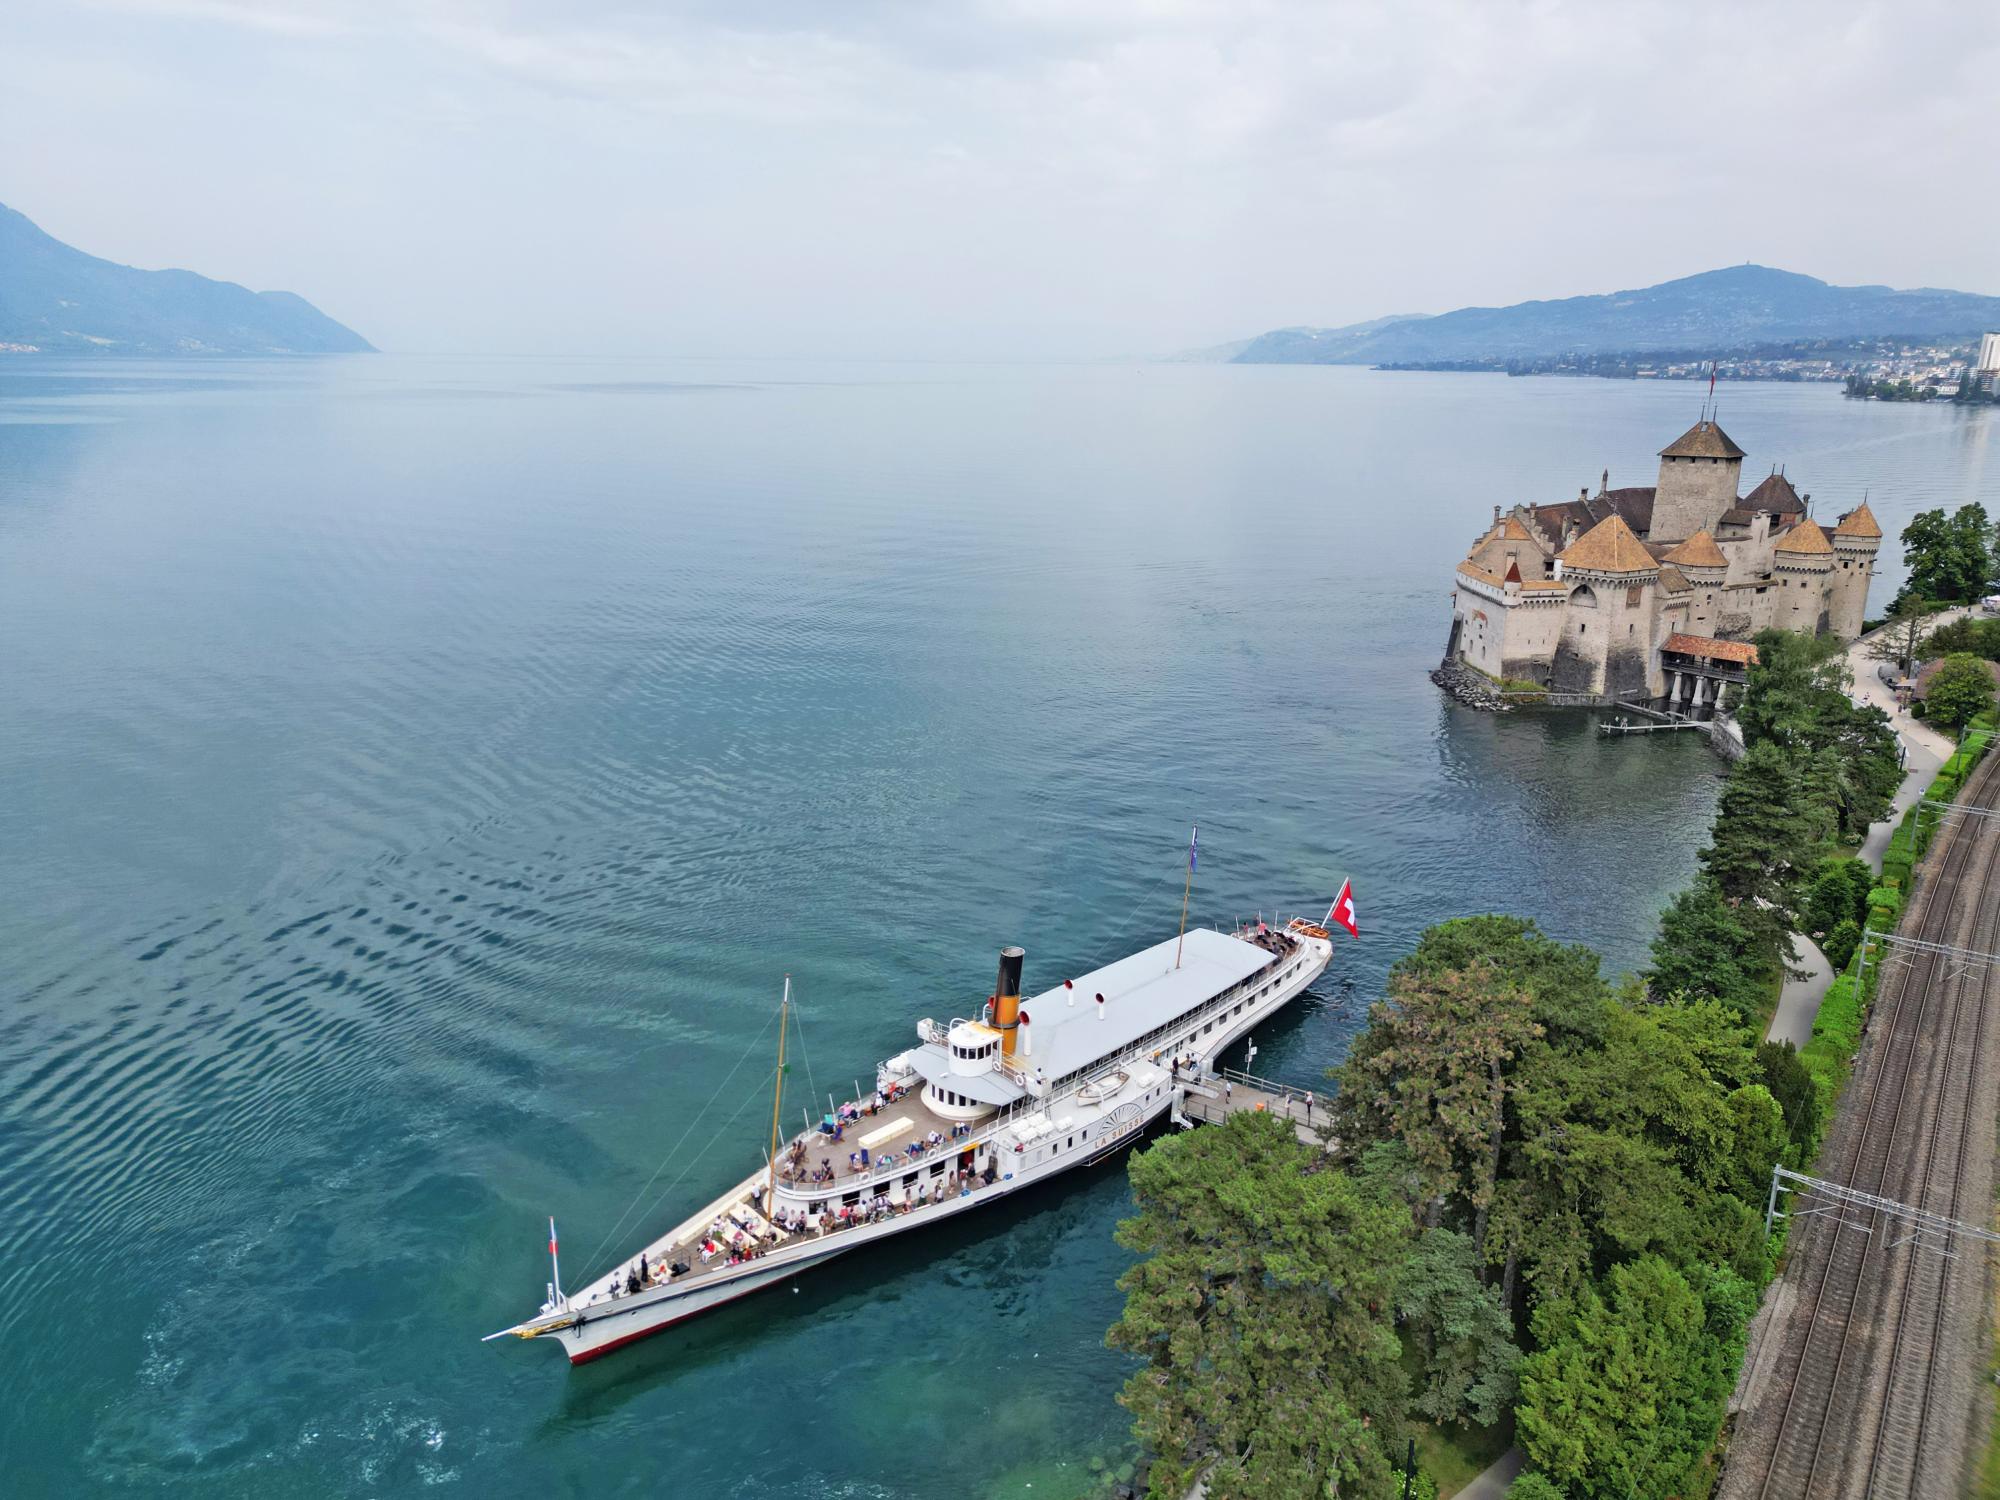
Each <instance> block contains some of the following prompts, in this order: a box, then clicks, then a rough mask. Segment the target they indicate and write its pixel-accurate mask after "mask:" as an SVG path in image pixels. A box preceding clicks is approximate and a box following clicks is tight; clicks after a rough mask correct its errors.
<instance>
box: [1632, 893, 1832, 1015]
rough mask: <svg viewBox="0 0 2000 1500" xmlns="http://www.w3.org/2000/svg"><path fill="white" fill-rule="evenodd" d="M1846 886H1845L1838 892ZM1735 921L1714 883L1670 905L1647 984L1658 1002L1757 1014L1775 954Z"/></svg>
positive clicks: (1772, 972)
mask: <svg viewBox="0 0 2000 1500" xmlns="http://www.w3.org/2000/svg"><path fill="white" fill-rule="evenodd" d="M1845 890H1846V887H1845V885H1844V884H1843V886H1842V893H1843V895H1844V894H1845ZM1765 937H1766V934H1763V933H1753V932H1752V931H1751V929H1750V928H1749V927H1748V926H1746V925H1745V924H1744V923H1743V921H1742V920H1741V919H1740V918H1739V917H1738V915H1737V911H1736V908H1734V907H1732V906H1731V905H1730V904H1729V903H1728V902H1727V901H1726V900H1724V899H1723V896H1722V892H1721V890H1720V889H1718V888H1717V886H1716V884H1715V882H1714V881H1712V880H1706V879H1704V880H1697V881H1696V882H1695V883H1694V884H1693V885H1691V886H1689V887H1688V888H1687V889H1686V890H1684V891H1682V892H1681V893H1680V894H1679V895H1678V896H1676V897H1674V899H1673V900H1672V901H1671V902H1670V903H1668V906H1667V909H1666V910H1665V911H1664V912H1662V913H1661V914H1660V932H1659V935H1658V936H1657V937H1655V938H1654V939H1653V966H1652V968H1651V969H1650V970H1649V971H1648V972H1647V974H1646V983H1647V986H1648V987H1649V988H1650V989H1651V991H1652V993H1653V994H1654V996H1655V997H1657V998H1659V999H1662V1000H1670V999H1682V1000H1700V999H1714V1000H1720V1001H1722V1002H1723V1003H1724V1004H1726V1005H1728V1006H1730V1007H1731V1008H1732V1009H1734V1010H1735V1011H1737V1012H1738V1013H1739V1014H1742V1015H1755V1014H1757V1013H1758V1012H1759V1011H1760V1010H1761V1009H1762V1008H1763V1006H1764V1004H1765V1002H1766V1001H1767V1000H1768V999H1769V998H1770V994H1771V987H1772V983H1773V981H1774V980H1775V979H1776V978H1777V971H1778V958H1777V954H1776V952H1775V951H1774V950H1773V949H1772V948H1771V947H1770V945H1769V944H1768V942H1766V941H1765V940H1764V939H1765Z"/></svg>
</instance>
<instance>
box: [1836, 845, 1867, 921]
mask: <svg viewBox="0 0 2000 1500" xmlns="http://www.w3.org/2000/svg"><path fill="white" fill-rule="evenodd" d="M1840 864H1841V869H1842V871H1843V872H1844V873H1845V874H1846V876H1847V915H1848V916H1850V917H1852V918H1854V920H1855V921H1857V922H1865V921H1867V920H1868V892H1869V891H1870V890H1872V889H1873V888H1874V885H1875V872H1874V871H1873V870H1871V869H1869V868H1868V865H1867V862H1866V861H1865V860H1859V859H1844V860H1842V861H1841V862H1840Z"/></svg>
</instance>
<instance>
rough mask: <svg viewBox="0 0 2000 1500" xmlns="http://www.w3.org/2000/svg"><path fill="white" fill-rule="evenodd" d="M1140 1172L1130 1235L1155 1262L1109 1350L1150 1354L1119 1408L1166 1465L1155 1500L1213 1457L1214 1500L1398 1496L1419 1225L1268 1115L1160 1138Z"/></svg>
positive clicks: (1124, 1241)
mask: <svg viewBox="0 0 2000 1500" xmlns="http://www.w3.org/2000/svg"><path fill="white" fill-rule="evenodd" d="M1129 1172H1130V1177H1131V1183H1132V1190H1133V1193H1134V1196H1135V1197H1136V1199H1137V1201H1138V1213H1137V1214H1136V1215H1135V1216H1134V1217H1132V1218H1130V1219H1127V1220H1125V1221H1124V1222H1123V1223H1122V1224H1120V1225H1119V1226H1118V1242H1119V1243H1120V1244H1121V1245H1123V1246H1125V1247H1126V1248H1127V1249H1128V1250H1132V1251H1135V1252H1137V1253H1138V1254H1139V1255H1140V1257H1141V1259H1140V1260H1139V1261H1138V1262H1137V1263H1136V1264H1135V1265H1133V1266H1132V1268H1131V1269H1130V1270H1128V1271H1127V1272H1126V1273H1125V1274H1124V1275H1123V1276H1122V1277H1120V1278H1119V1281H1118V1285H1119V1288H1120V1290H1122V1291H1123V1292H1124V1293H1125V1310H1124V1313H1123V1315H1122V1316H1121V1317H1120V1318H1119V1320H1118V1322H1117V1323H1116V1324H1115V1325H1113V1327H1112V1329H1111V1332H1110V1335H1109V1342H1110V1344H1111V1345H1112V1346H1113V1347H1114V1348H1118V1349H1124V1350H1127V1351H1129V1352H1131V1353H1134V1354H1138V1355H1141V1356H1143V1357H1144V1358H1145V1360H1146V1364H1145V1366H1144V1367H1143V1368H1142V1369H1140V1370H1139V1371H1137V1372H1136V1373H1135V1374H1134V1375H1133V1376H1132V1378H1131V1379H1130V1380H1129V1381H1127V1382H1126V1385H1125V1389H1124V1392H1123V1393H1122V1394H1121V1396H1120V1397H1119V1399H1120V1401H1121V1402H1123V1404H1124V1405H1125V1407H1126V1408H1127V1409H1128V1410H1129V1411H1131V1413H1132V1415H1133V1426H1134V1429H1135V1431H1136V1432H1137V1434H1138V1436H1139V1438H1140V1440H1141V1441H1142V1442H1143V1443H1144V1444H1145V1445H1146V1446H1147V1447H1148V1448H1150V1449H1151V1450H1152V1451H1153V1452H1154V1453H1155V1454H1156V1455H1157V1458H1156V1461H1155V1463H1154V1465H1153V1469H1152V1473H1151V1481H1150V1486H1151V1487H1150V1491H1149V1493H1150V1494H1151V1495H1153V1496H1155V1497H1159V1500H1166V1497H1172V1500H1180V1497H1181V1496H1182V1495H1184V1494H1185V1493H1186V1491H1187V1488H1188V1485H1189V1483H1190V1482H1191V1481H1192V1479H1193V1477H1194V1475H1195V1474H1196V1473H1197V1472H1199V1471H1200V1470H1201V1469H1202V1468H1203V1467H1204V1466H1205V1465H1208V1464H1210V1463H1211V1462H1212V1463H1213V1468H1212V1469H1211V1470H1210V1472H1209V1478H1208V1492H1209V1493H1210V1494H1211V1495H1214V1496H1216V1497H1218V1500H1237V1497H1243V1500H1248V1497H1253V1496H1267V1495H1323V1494H1327V1493H1329V1492H1330V1491H1331V1492H1333V1493H1338V1494H1339V1495H1341V1496H1343V1497H1348V1496H1380V1497H1386V1496H1387V1495H1388V1494H1389V1493H1390V1479H1389V1460H1388V1457H1387V1455H1386V1454H1385V1452H1384V1450H1383V1446H1382V1442H1383V1436H1384V1428H1385V1426H1390V1427H1391V1428H1392V1432H1391V1435H1392V1436H1393V1424H1394V1422H1395V1421H1396V1420H1397V1418H1398V1416H1399V1414H1400V1412H1401V1410H1402V1406H1403V1401H1404V1397H1405V1390H1406V1386H1405V1379H1404V1376H1403V1373H1402V1369H1401V1366H1400V1364H1399V1359H1398V1356H1399V1345H1398V1341H1397V1339H1396V1336H1395V1334H1394V1332H1393V1331H1392V1329H1391V1327H1390V1324H1389V1319H1388V1317H1387V1316H1386V1312H1387V1309H1388V1308H1389V1306H1390V1304H1391V1301H1392V1298H1393V1296H1394V1291H1395V1281H1396V1275H1397V1272H1398V1269H1399V1267H1400V1265H1401V1263H1402V1260H1403V1255H1404V1251H1405V1248H1406V1243H1407V1240H1408V1236H1409V1232H1410V1221H1409V1216H1408V1214H1407V1213H1406V1212H1405V1211H1404V1210H1403V1208H1402V1207H1401V1206H1400V1205H1398V1204H1396V1203H1394V1202H1388V1201H1384V1200H1382V1199H1381V1198H1379V1197H1374V1196H1371V1195H1370V1194H1368V1193H1367V1192H1366V1191H1365V1190H1364V1189H1363V1188H1362V1187H1361V1185H1360V1184H1358V1183H1357V1182H1356V1181H1355V1180H1354V1179H1352V1178H1351V1177H1348V1176H1347V1175H1345V1174H1344V1173H1342V1172H1339V1171H1337V1170H1335V1169H1334V1168H1333V1167H1332V1165H1331V1164H1330V1162H1329V1160H1328V1158H1327V1157H1326V1155H1325V1153H1323V1152H1320V1151H1316V1150H1312V1149H1309V1148H1307V1147H1305V1146H1302V1145H1300V1144H1299V1142H1298V1140H1297V1139H1296V1138H1295V1137H1294V1136H1293V1134H1292V1131H1291V1128H1290V1127H1289V1126H1288V1125H1286V1124H1285V1123H1284V1122H1282V1121H1280V1120H1278V1119H1277V1118H1276V1117H1274V1116H1271V1115H1260V1114H1255V1113H1245V1114H1239V1115H1235V1116H1232V1117H1231V1118H1230V1119H1229V1121H1228V1122H1227V1123H1226V1124H1224V1125H1220V1126H1209V1127H1205V1128H1203V1129H1201V1130H1196V1131H1191V1132H1189V1133H1187V1134H1185V1135H1180V1136H1175V1137H1171V1138H1169V1139H1166V1140H1163V1141H1160V1142H1157V1143H1156V1144H1155V1145H1153V1146H1152V1147H1151V1148H1150V1149H1149V1150H1146V1151H1144V1152H1142V1153H1140V1154H1138V1155H1137V1156H1135V1157H1133V1158H1132V1162H1131V1166H1130V1168H1129ZM1385 1415H1386V1416H1387V1418H1388V1419H1389V1420H1388V1421H1387V1422H1385V1420H1384V1418H1385ZM1371 1416H1372V1417H1373V1420H1372V1421H1371V1420H1370V1418H1371Z"/></svg>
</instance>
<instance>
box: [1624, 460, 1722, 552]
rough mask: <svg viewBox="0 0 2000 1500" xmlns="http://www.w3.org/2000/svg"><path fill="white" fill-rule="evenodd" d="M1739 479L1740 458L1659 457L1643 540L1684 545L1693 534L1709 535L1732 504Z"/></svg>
mask: <svg viewBox="0 0 2000 1500" xmlns="http://www.w3.org/2000/svg"><path fill="white" fill-rule="evenodd" d="M1742 477H1743V460H1742V459H1740V458H1662V459H1661V460H1660V485H1659V490H1658V492H1657V493H1656V494H1655V495H1654V497H1653V524H1652V529H1651V530H1650V531H1648V532H1647V534H1646V535H1647V539H1648V540H1650V541H1655V542H1684V541H1686V540H1687V539H1688V538H1689V537H1691V536H1693V535H1694V534H1695V533H1696V532H1697V531H1709V532H1713V531H1714V530H1715V528H1716V526H1717V525H1718V524H1719V523H1720V521H1721V520H1722V513H1723V512H1724V511H1726V510H1729V509H1730V508H1732V507H1733V506H1734V505H1735V504H1736V490H1737V484H1738V481H1739V480H1741V478H1742Z"/></svg>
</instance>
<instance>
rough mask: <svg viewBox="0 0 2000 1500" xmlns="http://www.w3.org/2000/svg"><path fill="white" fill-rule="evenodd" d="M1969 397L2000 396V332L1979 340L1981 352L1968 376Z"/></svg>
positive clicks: (1967, 393)
mask: <svg viewBox="0 0 2000 1500" xmlns="http://www.w3.org/2000/svg"><path fill="white" fill-rule="evenodd" d="M1968 383H1969V384H1970V386H1971V390H1970V391H1968V392H1966V395H1967V396H1969V397H1978V396H1985V397H1993V396H2000V333H1989V334H1987V335H1985V336H1984V337H1983V338H1981V339H1980V341H1979V354H1978V357H1977V358H1975V359H1974V360H1973V362H1972V373H1971V375H1970V376H1969V377H1968Z"/></svg>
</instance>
